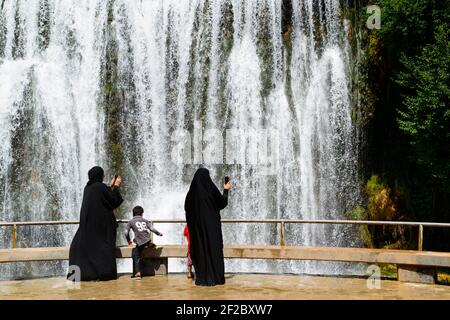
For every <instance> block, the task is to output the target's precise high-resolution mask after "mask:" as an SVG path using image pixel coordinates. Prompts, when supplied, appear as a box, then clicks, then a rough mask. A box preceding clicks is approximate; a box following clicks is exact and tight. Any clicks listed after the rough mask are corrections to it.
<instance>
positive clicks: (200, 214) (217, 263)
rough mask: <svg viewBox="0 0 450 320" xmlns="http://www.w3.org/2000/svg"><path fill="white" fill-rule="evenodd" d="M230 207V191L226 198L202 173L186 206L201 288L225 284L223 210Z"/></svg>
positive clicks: (191, 247)
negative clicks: (228, 205)
mask: <svg viewBox="0 0 450 320" xmlns="http://www.w3.org/2000/svg"><path fill="white" fill-rule="evenodd" d="M227 204H228V190H224V194H223V195H222V194H221V193H220V191H219V189H217V187H216V185H215V184H214V183H213V182H212V180H211V177H210V176H209V171H208V170H207V169H205V168H200V169H198V170H197V172H196V173H195V175H194V178H193V179H192V183H191V186H190V188H189V192H188V194H187V196H186V200H185V203H184V209H185V211H186V221H187V224H188V229H189V236H190V249H191V250H190V253H191V258H192V261H193V264H194V268H195V275H196V276H195V283H196V284H197V285H216V284H223V283H225V277H224V273H225V269H224V258H223V239H222V226H221V222H220V220H221V218H220V210H222V209H223V208H225V207H226V206H227Z"/></svg>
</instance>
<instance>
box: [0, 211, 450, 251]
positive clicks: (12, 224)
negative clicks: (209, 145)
mask: <svg viewBox="0 0 450 320" xmlns="http://www.w3.org/2000/svg"><path fill="white" fill-rule="evenodd" d="M128 221H129V220H124V219H120V220H117V222H118V223H127V222H128ZM149 222H150V223H151V224H152V225H153V224H155V223H186V220H184V219H153V220H149ZM222 222H223V223H272V224H277V225H278V224H280V245H281V246H285V245H286V240H285V225H286V224H301V223H303V224H347V225H383V226H385V225H391V226H410V227H418V228H419V237H418V242H417V249H418V250H419V251H422V250H423V228H424V227H432V228H434V227H437V228H450V223H440V222H414V221H371V220H299V219H222ZM71 224H73V225H75V224H79V222H78V221H24V222H19V221H18V222H0V227H2V226H3V227H12V246H13V248H16V247H17V227H19V226H20V227H23V226H48V225H71Z"/></svg>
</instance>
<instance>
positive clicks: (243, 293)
mask: <svg viewBox="0 0 450 320" xmlns="http://www.w3.org/2000/svg"><path fill="white" fill-rule="evenodd" d="M124 222H126V221H125V220H123V221H119V223H124ZM183 222H184V221H182V220H180V221H178V220H163V221H152V223H183ZM223 222H224V223H233V222H234V223H236V222H245V223H249V220H242V221H240V220H239V221H237V220H230V221H223ZM252 222H253V223H277V224H280V244H279V245H226V246H225V247H224V257H225V258H228V259H270V260H273V259H277V260H311V261H337V262H354V263H367V264H372V265H376V266H378V265H379V264H390V265H395V266H396V268H397V280H398V281H396V280H395V279H389V280H386V279H382V280H380V282H379V284H380V285H379V287H378V288H376V289H373V288H372V289H371V288H370V285H368V281H370V279H368V275H367V277H361V276H359V277H358V276H354V277H349V276H345V277H344V276H342V277H339V276H332V277H331V276H310V275H292V274H277V273H274V274H251V273H249V274H243V273H237V274H227V275H226V285H225V286H216V287H197V286H195V284H194V283H193V281H192V280H189V279H187V277H186V275H184V274H174V273H168V264H169V259H170V258H185V257H186V253H187V246H186V245H176V244H173V245H158V246H155V247H152V248H147V249H145V250H144V253H143V257H144V261H145V271H144V275H147V276H146V277H144V278H143V280H140V281H134V280H132V279H130V276H129V275H121V276H120V277H119V279H118V280H114V281H107V282H81V283H77V284H76V286H75V287H74V285H73V283H72V282H70V281H67V280H66V279H65V278H63V277H55V278H44V279H31V280H16V281H1V282H0V298H1V299H134V297H136V296H139V297H140V299H446V300H447V299H450V286H446V285H436V280H437V269H438V268H450V252H432V251H423V250H422V246H423V228H424V226H426V227H448V226H450V224H434V223H415V222H383V221H351V220H350V221H326V220H324V221H300V220H299V221H292V220H264V221H263V222H261V221H259V220H258V221H250V223H252ZM287 223H334V224H336V223H337V224H365V223H366V224H379V225H386V224H392V225H402V224H405V225H409V226H413V227H414V226H417V227H419V241H418V250H398V249H395V250H393V249H372V248H354V247H307V246H295V245H286V242H285V240H284V239H285V234H284V226H285V224H287ZM22 224H23V225H26V226H29V225H36V224H37V225H45V224H76V222H50V223H49V222H38V223H36V222H24V223H22ZM0 225H3V226H5V225H6V226H10V227H12V232H13V233H12V239H13V248H7V249H0V263H15V262H28V261H57V260H67V259H68V258H69V248H68V247H46V248H17V247H16V243H17V242H16V238H17V231H18V227H19V228H20V226H21V223H7V224H5V223H3V224H0ZM131 253H132V247H128V246H126V247H125V246H123V247H118V248H117V251H116V257H117V258H119V259H120V258H130V257H131Z"/></svg>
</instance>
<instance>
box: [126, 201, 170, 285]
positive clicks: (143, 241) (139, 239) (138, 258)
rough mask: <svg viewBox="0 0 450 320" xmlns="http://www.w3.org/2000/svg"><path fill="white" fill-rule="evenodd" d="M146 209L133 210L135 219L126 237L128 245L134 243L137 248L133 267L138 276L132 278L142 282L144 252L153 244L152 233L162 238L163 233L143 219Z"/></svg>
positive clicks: (127, 227)
mask: <svg viewBox="0 0 450 320" xmlns="http://www.w3.org/2000/svg"><path fill="white" fill-rule="evenodd" d="M143 214H144V209H143V208H142V207H141V206H136V207H134V208H133V219H131V220H130V221H129V222H128V223H127V226H126V227H125V237H126V238H127V241H128V245H132V244H133V242H134V243H135V244H136V247H135V248H133V253H132V257H133V265H134V268H135V271H136V274H134V275H133V276H132V278H133V279H136V280H140V279H141V278H142V251H143V250H144V249H145V248H147V247H148V246H149V245H150V244H151V237H150V232H153V233H155V234H157V235H158V236H162V233H161V232H159V231H158V230H156V229H155V228H153V227H152V226H151V225H150V222H149V221H148V220H146V219H144V218H143V217H142V215H143ZM130 230H133V233H134V239H133V241H131V239H130Z"/></svg>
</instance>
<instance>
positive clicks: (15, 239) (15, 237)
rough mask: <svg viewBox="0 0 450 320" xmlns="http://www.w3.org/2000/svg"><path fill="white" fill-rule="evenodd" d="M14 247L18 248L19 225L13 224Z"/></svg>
mask: <svg viewBox="0 0 450 320" xmlns="http://www.w3.org/2000/svg"><path fill="white" fill-rule="evenodd" d="M12 247H13V249H15V248H17V225H15V224H14V225H13V228H12Z"/></svg>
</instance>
